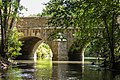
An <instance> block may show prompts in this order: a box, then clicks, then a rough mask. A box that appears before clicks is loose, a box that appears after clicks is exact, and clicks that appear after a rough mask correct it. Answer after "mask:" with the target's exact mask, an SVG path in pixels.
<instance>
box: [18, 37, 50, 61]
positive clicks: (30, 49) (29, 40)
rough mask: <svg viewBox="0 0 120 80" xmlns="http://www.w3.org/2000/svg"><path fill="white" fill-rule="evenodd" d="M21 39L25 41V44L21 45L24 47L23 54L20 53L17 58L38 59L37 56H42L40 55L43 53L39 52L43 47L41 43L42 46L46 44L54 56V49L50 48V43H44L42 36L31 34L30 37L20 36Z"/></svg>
mask: <svg viewBox="0 0 120 80" xmlns="http://www.w3.org/2000/svg"><path fill="white" fill-rule="evenodd" d="M19 40H20V41H23V46H22V47H21V48H22V49H21V51H20V52H21V53H22V55H19V56H18V57H17V58H16V59H17V60H36V59H38V58H37V57H40V55H42V54H38V53H39V52H40V51H39V52H38V48H39V47H41V45H42V47H43V46H44V47H47V48H49V51H51V52H49V54H50V55H49V56H51V57H52V50H51V49H50V47H49V46H48V44H45V43H43V40H42V39H41V38H39V37H33V36H30V37H23V38H20V39H19ZM42 47H41V48H42ZM41 50H42V49H41ZM44 50H45V48H44ZM44 50H43V51H44ZM44 52H45V51H44ZM46 57H47V55H46Z"/></svg>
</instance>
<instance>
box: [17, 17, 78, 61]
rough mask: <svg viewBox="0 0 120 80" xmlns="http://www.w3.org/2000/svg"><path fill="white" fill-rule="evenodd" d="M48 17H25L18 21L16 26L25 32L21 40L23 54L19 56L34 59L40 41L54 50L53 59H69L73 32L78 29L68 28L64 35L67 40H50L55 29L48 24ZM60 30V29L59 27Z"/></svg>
mask: <svg viewBox="0 0 120 80" xmlns="http://www.w3.org/2000/svg"><path fill="white" fill-rule="evenodd" d="M47 22H48V18H46V17H23V18H20V19H19V20H18V21H17V24H16V27H17V29H18V31H19V32H22V33H23V36H21V37H20V40H22V41H24V46H23V48H22V51H21V52H22V54H23V56H21V57H19V58H21V59H22V58H23V57H24V58H23V59H25V58H26V59H32V58H33V56H34V53H35V51H36V49H37V47H38V46H39V45H40V43H42V42H45V43H47V44H48V45H49V46H50V48H51V49H52V52H53V58H52V59H53V60H68V51H69V48H70V46H71V45H72V42H73V40H74V37H73V34H74V33H75V31H76V30H74V29H71V28H69V29H67V30H66V32H65V34H64V37H65V39H66V41H54V40H49V39H48V38H49V37H50V34H51V33H53V32H54V31H55V29H54V27H53V26H49V25H48V24H47ZM57 30H59V29H57Z"/></svg>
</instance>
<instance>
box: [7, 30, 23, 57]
mask: <svg viewBox="0 0 120 80" xmlns="http://www.w3.org/2000/svg"><path fill="white" fill-rule="evenodd" d="M20 35H22V34H21V33H18V32H17V30H16V29H15V30H13V31H9V36H8V54H7V56H8V57H9V58H10V59H13V58H15V57H16V56H18V55H21V53H20V50H21V46H22V42H21V41H19V40H18V39H19V36H20Z"/></svg>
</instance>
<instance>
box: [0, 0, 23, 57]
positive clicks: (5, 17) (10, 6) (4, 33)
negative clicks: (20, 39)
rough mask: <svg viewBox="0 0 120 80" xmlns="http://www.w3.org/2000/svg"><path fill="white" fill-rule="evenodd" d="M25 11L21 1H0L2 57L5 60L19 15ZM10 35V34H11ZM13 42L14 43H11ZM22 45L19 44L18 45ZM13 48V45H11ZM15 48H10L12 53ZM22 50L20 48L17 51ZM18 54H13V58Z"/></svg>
mask: <svg viewBox="0 0 120 80" xmlns="http://www.w3.org/2000/svg"><path fill="white" fill-rule="evenodd" d="M22 9H24V7H23V6H22V5H20V0H0V21H1V22H0V23H1V24H0V26H1V52H0V53H1V56H2V57H3V58H7V53H8V48H9V47H8V45H10V44H8V43H9V41H7V40H9V39H8V38H9V37H10V36H11V34H12V30H13V28H14V27H15V26H14V25H15V21H16V19H18V14H20V11H21V10H22ZM9 33H10V34H9ZM11 42H12V41H11ZM19 44H21V43H18V45H19ZM10 46H11V45H10ZM13 49H14V48H10V52H12V51H13ZM19 50H20V49H19V48H18V50H17V51H19ZM14 54H16V53H15V52H13V54H12V56H14Z"/></svg>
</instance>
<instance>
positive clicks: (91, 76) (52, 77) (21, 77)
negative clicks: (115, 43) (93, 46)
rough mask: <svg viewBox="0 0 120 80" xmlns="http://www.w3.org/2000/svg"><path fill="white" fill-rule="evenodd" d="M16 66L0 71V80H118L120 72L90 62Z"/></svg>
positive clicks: (52, 62)
mask: <svg viewBox="0 0 120 80" xmlns="http://www.w3.org/2000/svg"><path fill="white" fill-rule="evenodd" d="M17 62H19V63H20V64H19V65H18V66H13V67H10V68H8V69H7V70H3V71H0V80H120V74H119V73H120V72H119V71H112V70H104V69H101V68H100V69H99V67H98V66H96V65H91V62H85V63H84V64H82V63H81V62H80V61H50V60H39V61H37V62H34V61H32V60H19V61H17Z"/></svg>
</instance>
